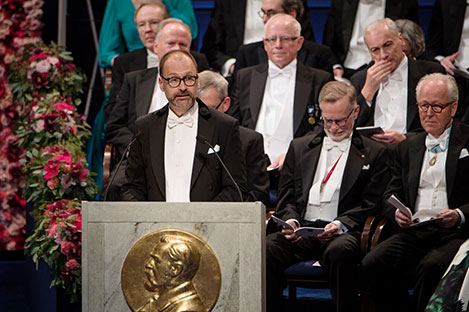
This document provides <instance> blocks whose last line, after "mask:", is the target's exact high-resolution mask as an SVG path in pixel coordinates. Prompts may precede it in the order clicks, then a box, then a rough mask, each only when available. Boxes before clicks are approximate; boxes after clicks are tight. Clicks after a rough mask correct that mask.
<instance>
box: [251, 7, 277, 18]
mask: <svg viewBox="0 0 469 312" xmlns="http://www.w3.org/2000/svg"><path fill="white" fill-rule="evenodd" d="M283 12H284V11H274V10H267V11H264V9H261V10H260V11H258V12H257V14H259V17H260V18H264V16H267V17H268V18H271V17H272V16H274V15H275V14H278V13H283Z"/></svg>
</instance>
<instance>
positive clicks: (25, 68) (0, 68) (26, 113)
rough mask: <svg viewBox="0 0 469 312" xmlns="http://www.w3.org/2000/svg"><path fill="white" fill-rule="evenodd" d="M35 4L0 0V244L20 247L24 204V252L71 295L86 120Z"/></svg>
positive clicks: (63, 54) (64, 59)
mask: <svg viewBox="0 0 469 312" xmlns="http://www.w3.org/2000/svg"><path fill="white" fill-rule="evenodd" d="M42 4H43V1H42V0H4V1H1V2H0V151H1V152H0V205H1V206H0V250H3V249H5V248H7V249H15V248H21V247H23V246H24V237H23V236H22V234H24V229H23V228H24V223H25V221H24V216H25V209H24V207H25V202H26V201H28V202H30V203H31V204H32V205H33V206H34V211H33V212H32V215H33V216H34V218H35V226H34V229H33V232H32V235H31V236H30V237H28V239H27V241H26V252H27V253H28V254H30V255H31V256H32V259H33V261H35V262H36V263H38V262H39V261H45V262H46V263H47V264H48V265H49V267H50V268H51V269H52V270H53V271H54V273H55V277H54V280H53V281H52V283H51V286H59V287H63V288H64V290H65V292H66V293H68V294H69V295H70V296H71V297H70V298H71V301H75V300H77V299H78V296H79V295H80V292H81V254H80V252H81V204H80V202H81V200H87V199H91V198H93V197H94V195H95V194H96V192H97V186H96V183H95V181H94V180H93V179H92V178H91V176H92V174H91V173H90V172H89V170H88V168H87V163H86V159H85V155H84V153H83V150H84V148H85V143H86V140H87V138H88V137H89V135H90V131H89V126H88V125H87V124H86V123H85V121H84V117H83V116H81V115H80V114H78V112H77V110H76V107H77V105H79V104H80V97H81V95H82V93H83V86H84V83H85V76H84V75H83V73H82V72H81V71H80V70H78V69H77V68H76V67H75V65H74V64H73V58H72V56H71V54H70V53H69V52H67V51H65V50H64V49H63V48H62V47H60V46H58V45H57V44H44V43H42V42H41V39H40V28H41V25H42V24H41V22H40V18H41V16H42V10H41V7H42ZM22 147H24V150H23V148H22ZM17 237H22V240H20V239H16V238H17Z"/></svg>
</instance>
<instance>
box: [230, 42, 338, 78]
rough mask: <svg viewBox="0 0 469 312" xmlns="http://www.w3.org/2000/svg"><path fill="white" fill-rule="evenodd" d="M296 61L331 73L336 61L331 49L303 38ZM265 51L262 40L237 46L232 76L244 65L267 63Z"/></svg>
mask: <svg viewBox="0 0 469 312" xmlns="http://www.w3.org/2000/svg"><path fill="white" fill-rule="evenodd" d="M297 60H298V62H300V63H302V64H304V65H308V66H311V67H314V68H318V69H322V70H324V71H327V72H329V73H331V74H332V66H333V65H334V64H337V63H338V60H337V57H336V56H335V55H334V53H333V52H332V50H331V49H330V48H329V47H328V46H325V45H322V44H319V43H316V42H312V41H308V40H305V41H304V43H303V46H302V47H301V50H300V51H298V56H297ZM267 61H268V57H267V52H265V50H264V43H263V42H262V41H258V42H253V43H250V44H246V45H242V46H240V47H239V50H238V55H237V56H236V63H235V69H234V72H233V76H236V73H237V72H238V71H239V70H240V69H242V68H245V67H249V66H255V65H259V64H264V63H267Z"/></svg>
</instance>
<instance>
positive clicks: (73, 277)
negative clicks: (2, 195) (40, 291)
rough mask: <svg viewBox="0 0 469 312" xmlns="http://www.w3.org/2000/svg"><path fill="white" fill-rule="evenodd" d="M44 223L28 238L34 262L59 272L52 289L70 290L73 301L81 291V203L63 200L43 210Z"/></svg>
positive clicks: (44, 206) (44, 207) (48, 205)
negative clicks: (40, 262)
mask: <svg viewBox="0 0 469 312" xmlns="http://www.w3.org/2000/svg"><path fill="white" fill-rule="evenodd" d="M39 211H41V219H40V220H41V221H40V222H38V223H37V224H36V226H35V228H34V231H33V233H32V234H31V235H30V236H29V237H28V238H27V240H26V242H27V244H28V248H29V249H31V253H32V255H33V261H35V262H36V263H37V262H38V261H39V260H40V259H43V260H44V261H45V262H46V263H47V264H48V265H49V267H51V268H52V269H54V270H56V271H57V272H58V274H56V275H55V277H54V279H53V281H52V283H51V286H61V287H63V288H65V289H66V290H68V293H69V294H70V295H71V301H73V302H74V301H76V300H77V299H78V293H79V292H80V290H81V265H80V258H81V207H80V203H79V202H78V201H74V200H69V199H63V200H58V201H55V202H51V203H49V204H44V205H43V206H41V207H40V209H39Z"/></svg>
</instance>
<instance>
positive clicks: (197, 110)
mask: <svg viewBox="0 0 469 312" xmlns="http://www.w3.org/2000/svg"><path fill="white" fill-rule="evenodd" d="M158 83H159V85H160V87H161V90H163V92H164V93H165V95H166V98H167V99H168V104H167V105H165V106H164V107H163V108H161V109H159V110H157V111H155V112H153V113H151V114H147V115H145V116H143V117H142V118H139V119H138V120H137V121H136V122H135V133H136V134H135V136H134V137H133V140H132V141H133V143H132V144H131V145H130V150H129V157H128V161H127V170H126V172H125V174H126V183H125V184H124V186H123V187H122V189H123V195H122V197H123V199H124V200H151V201H167V202H190V201H243V200H244V199H245V198H246V193H247V189H246V169H245V164H244V161H243V158H242V155H241V143H240V140H239V126H238V122H237V120H235V119H233V118H232V117H230V116H227V115H225V114H223V113H221V112H218V111H216V110H213V109H211V108H208V107H207V106H206V105H205V104H204V103H203V102H202V101H200V100H198V99H197V97H196V95H197V88H198V75H197V64H196V62H195V60H194V58H193V57H192V56H191V55H190V54H189V53H188V52H187V51H182V50H179V51H172V52H169V53H167V54H166V55H165V56H164V57H163V58H162V59H161V61H160V66H159V79H158ZM216 154H217V155H218V156H219V157H220V158H221V160H222V161H223V163H224V164H225V165H226V168H227V170H223V168H222V164H220V160H219V159H218V157H217V155H216ZM227 171H229V172H230V173H231V175H232V176H233V178H234V180H235V182H236V184H237V185H235V184H234V183H233V181H232V180H231V178H230V177H229V174H228V173H227ZM238 187H239V189H238Z"/></svg>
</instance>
